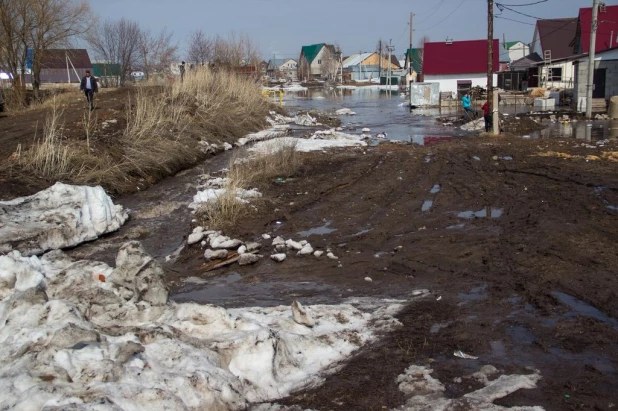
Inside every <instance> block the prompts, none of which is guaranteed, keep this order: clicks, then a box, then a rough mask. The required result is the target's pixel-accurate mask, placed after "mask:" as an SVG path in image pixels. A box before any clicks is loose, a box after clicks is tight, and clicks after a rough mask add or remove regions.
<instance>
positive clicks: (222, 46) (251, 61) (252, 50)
mask: <svg viewBox="0 0 618 411" xmlns="http://www.w3.org/2000/svg"><path fill="white" fill-rule="evenodd" d="M212 59H213V61H214V63H215V64H216V65H218V66H223V67H240V66H256V67H257V66H259V63H260V61H261V56H260V53H259V51H258V47H257V46H256V45H255V43H254V42H253V40H251V38H250V37H249V36H248V35H247V34H240V35H238V34H236V33H235V32H230V33H229V34H228V36H227V38H223V37H221V36H216V37H215V38H214V40H213V41H212Z"/></svg>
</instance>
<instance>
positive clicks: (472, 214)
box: [457, 206, 504, 220]
mask: <svg viewBox="0 0 618 411" xmlns="http://www.w3.org/2000/svg"><path fill="white" fill-rule="evenodd" d="M502 214H504V209H503V208H493V207H490V206H487V207H485V208H483V209H481V210H479V211H472V210H469V211H462V212H461V213H458V214H457V217H459V218H465V219H467V220H470V219H472V218H487V217H488V216H489V218H500V217H502Z"/></svg>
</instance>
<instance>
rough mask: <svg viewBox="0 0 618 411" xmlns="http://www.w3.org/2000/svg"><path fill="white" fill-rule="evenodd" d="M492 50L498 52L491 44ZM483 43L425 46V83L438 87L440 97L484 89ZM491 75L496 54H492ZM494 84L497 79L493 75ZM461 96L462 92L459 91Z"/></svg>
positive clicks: (495, 41) (453, 42) (484, 64)
mask: <svg viewBox="0 0 618 411" xmlns="http://www.w3.org/2000/svg"><path fill="white" fill-rule="evenodd" d="M493 47H494V50H499V47H500V44H499V42H498V40H494V44H493ZM487 62H488V60H487V40H465V41H447V42H431V43H430V42H428V43H425V49H424V51H423V76H424V80H423V81H424V82H426V83H439V84H440V93H445V92H450V93H451V94H452V95H453V97H457V98H459V97H460V96H458V94H460V93H459V92H460V91H462V90H466V89H467V90H469V89H470V88H472V87H476V86H480V87H483V88H485V87H487V65H488V64H487ZM493 64H494V71H497V70H498V68H499V53H498V52H496V53H494V61H493ZM493 76H494V80H493V81H494V84H498V76H497V74H494V75H493ZM462 92H463V91H462Z"/></svg>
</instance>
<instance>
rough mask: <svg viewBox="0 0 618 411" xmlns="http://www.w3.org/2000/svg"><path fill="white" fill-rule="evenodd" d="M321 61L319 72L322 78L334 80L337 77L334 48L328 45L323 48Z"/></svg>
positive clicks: (336, 61) (337, 66) (337, 65)
mask: <svg viewBox="0 0 618 411" xmlns="http://www.w3.org/2000/svg"><path fill="white" fill-rule="evenodd" d="M321 60H322V64H321V65H320V67H321V68H320V70H321V72H322V77H323V78H325V79H327V80H334V79H335V76H336V75H337V70H338V69H339V62H338V60H337V53H336V50H335V47H334V46H330V45H327V46H324V51H323V52H322V58H321Z"/></svg>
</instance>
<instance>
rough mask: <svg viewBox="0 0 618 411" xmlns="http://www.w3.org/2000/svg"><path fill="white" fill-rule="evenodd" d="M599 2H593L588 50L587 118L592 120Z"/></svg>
mask: <svg viewBox="0 0 618 411" xmlns="http://www.w3.org/2000/svg"><path fill="white" fill-rule="evenodd" d="M598 15H599V0H593V2H592V26H591V29H590V50H588V84H587V88H586V118H588V119H590V118H592V90H593V89H594V53H595V47H596V44H597V26H598V24H599V23H598V21H597V18H598Z"/></svg>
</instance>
